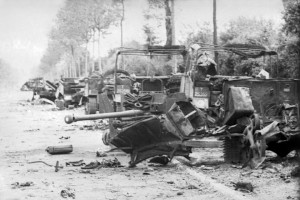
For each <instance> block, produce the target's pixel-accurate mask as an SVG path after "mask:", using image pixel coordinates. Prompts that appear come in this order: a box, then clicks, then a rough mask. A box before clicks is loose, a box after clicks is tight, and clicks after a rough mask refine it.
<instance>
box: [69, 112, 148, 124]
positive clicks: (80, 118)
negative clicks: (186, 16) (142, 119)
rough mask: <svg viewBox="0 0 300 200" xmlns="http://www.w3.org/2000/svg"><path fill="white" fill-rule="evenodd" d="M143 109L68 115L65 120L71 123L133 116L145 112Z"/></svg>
mask: <svg viewBox="0 0 300 200" xmlns="http://www.w3.org/2000/svg"><path fill="white" fill-rule="evenodd" d="M143 113H144V111H142V110H125V111H122V112H110V113H101V114H93V115H84V116H74V115H67V116H65V122H66V123H67V124H71V123H73V122H77V121H84V120H97V119H106V118H116V117H133V116H137V115H141V114H143Z"/></svg>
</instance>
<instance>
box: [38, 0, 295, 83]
mask: <svg viewBox="0 0 300 200" xmlns="http://www.w3.org/2000/svg"><path fill="white" fill-rule="evenodd" d="M124 1H125V2H126V0H105V1H104V0H86V1H82V0H66V4H65V6H64V7H63V8H62V9H61V10H60V11H59V13H58V15H57V19H56V24H55V26H54V27H53V29H52V31H51V33H50V35H49V44H48V49H47V51H46V52H45V54H44V56H43V58H42V60H41V64H40V70H41V72H43V73H53V72H57V74H54V76H56V77H58V74H64V76H71V77H72V76H73V77H74V76H86V75H87V74H88V72H89V71H90V70H92V69H93V68H94V65H93V64H94V63H95V61H97V65H98V66H100V71H101V70H102V69H103V67H104V68H105V67H106V66H107V65H111V66H113V62H114V56H113V55H114V53H115V52H116V50H112V51H111V52H110V54H109V56H108V57H107V58H104V59H103V60H101V56H100V51H101V35H103V34H108V32H107V31H108V29H109V28H110V27H111V26H122V22H123V19H124V9H125V12H126V7H125V8H124ZM145 1H147V2H148V5H149V9H148V10H146V11H145V12H144V17H145V21H146V24H145V25H144V27H143V30H144V34H145V36H146V40H145V43H148V44H152V45H155V44H162V43H163V42H162V41H165V43H164V45H171V44H174V39H175V37H174V28H175V27H174V3H175V4H176V0H145ZM283 1H284V2H285V4H284V5H285V12H284V15H283V19H284V21H285V23H284V26H283V28H282V29H281V30H277V29H276V28H275V26H274V23H273V22H272V21H271V20H264V19H255V18H253V19H251V18H246V17H239V18H237V19H235V20H232V21H230V22H229V24H228V27H227V28H226V29H225V31H222V32H220V33H218V37H217V38H216V34H214V33H216V31H214V30H213V28H212V26H211V25H210V24H209V23H207V22H205V23H203V24H201V25H198V26H196V27H192V28H191V27H187V29H188V28H191V30H190V33H189V34H188V35H186V37H185V38H184V39H183V40H182V41H180V44H184V45H186V46H188V45H190V44H191V43H193V42H202V43H209V44H213V43H214V41H215V43H216V41H218V43H219V45H224V44H228V43H231V44H232V43H243V44H257V45H262V46H265V47H266V48H267V49H269V50H275V51H277V52H279V57H278V58H279V59H276V58H273V59H269V58H266V59H265V60H263V61H264V62H266V61H267V62H269V64H270V65H269V68H268V69H267V70H269V71H271V72H272V74H271V75H272V76H273V77H293V78H294V77H296V75H298V76H300V75H299V74H300V73H299V72H300V70H299V69H300V64H299V63H300V62H299V52H300V48H299V47H300V42H299V38H300V33H299V30H300V27H299V24H300V19H299V13H300V3H299V1H296V0H295V1H288V2H286V1H285V0H283ZM153 22H156V24H157V26H155V27H153V26H151V24H153ZM163 25H164V26H163ZM157 29H160V30H163V29H165V32H166V36H165V38H160V37H159V36H158V34H157V33H156V31H157ZM214 37H215V38H214ZM121 40H122V38H121ZM122 45H123V43H122ZM127 45H133V46H141V44H139V43H138V42H131V43H127ZM88 46H93V47H95V46H97V47H98V55H97V56H96V60H94V59H95V55H91V53H89V51H88V50H87V49H88ZM124 46H126V45H124ZM93 49H94V48H93ZM93 52H94V51H93ZM217 59H218V60H217V61H218V63H219V72H220V73H221V74H226V75H245V74H250V73H251V66H252V65H255V64H256V63H257V62H258V61H257V60H251V59H250V60H243V59H241V58H239V57H237V56H235V55H231V54H229V55H228V54H224V53H220V54H219V56H218V58H217ZM143 62H147V61H138V63H143ZM132 63H134V61H132ZM153 64H155V63H153ZM124 65H128V63H127V64H126V63H124ZM132 66H136V67H138V66H137V65H131V68H132ZM139 66H147V65H146V64H145V65H144V64H139ZM144 68H145V67H144ZM148 68H149V67H148ZM145 69H146V68H145ZM145 69H143V67H142V68H141V69H139V71H141V72H143V71H145ZM273 69H276V70H273ZM131 70H134V69H131ZM153 70H155V69H154V68H153ZM156 71H158V72H159V71H160V72H163V71H164V69H163V70H159V69H156ZM278 72H280V73H278ZM155 73H156V72H155Z"/></svg>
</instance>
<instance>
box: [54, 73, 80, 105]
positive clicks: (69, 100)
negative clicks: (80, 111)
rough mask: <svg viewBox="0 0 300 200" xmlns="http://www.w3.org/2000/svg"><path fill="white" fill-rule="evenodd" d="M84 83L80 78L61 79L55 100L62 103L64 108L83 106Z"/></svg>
mask: <svg viewBox="0 0 300 200" xmlns="http://www.w3.org/2000/svg"><path fill="white" fill-rule="evenodd" d="M84 87H85V84H84V81H83V80H81V79H80V78H62V79H61V80H60V81H59V85H58V87H57V90H56V93H55V96H56V98H57V100H60V101H63V102H64V106H65V107H66V108H68V106H69V105H74V106H78V105H83V104H84V103H85V101H84V98H83V96H84Z"/></svg>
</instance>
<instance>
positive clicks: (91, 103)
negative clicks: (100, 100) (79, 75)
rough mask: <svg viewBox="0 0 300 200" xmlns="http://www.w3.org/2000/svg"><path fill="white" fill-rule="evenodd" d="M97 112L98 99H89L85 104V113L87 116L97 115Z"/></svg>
mask: <svg viewBox="0 0 300 200" xmlns="http://www.w3.org/2000/svg"><path fill="white" fill-rule="evenodd" d="M96 112H97V98H96V97H89V100H88V102H87V103H86V104H85V113H86V114H87V115H91V114H96Z"/></svg>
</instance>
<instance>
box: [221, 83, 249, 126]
mask: <svg viewBox="0 0 300 200" xmlns="http://www.w3.org/2000/svg"><path fill="white" fill-rule="evenodd" d="M225 96H226V99H225V112H226V116H225V119H224V124H227V125H234V124H236V120H237V119H239V118H241V117H249V116H250V115H252V114H253V113H254V108H253V105H252V100H251V97H250V94H249V88H246V87H230V88H228V91H226V94H225Z"/></svg>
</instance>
